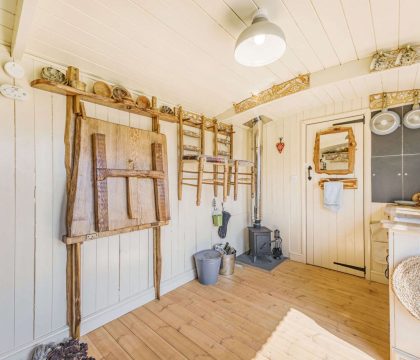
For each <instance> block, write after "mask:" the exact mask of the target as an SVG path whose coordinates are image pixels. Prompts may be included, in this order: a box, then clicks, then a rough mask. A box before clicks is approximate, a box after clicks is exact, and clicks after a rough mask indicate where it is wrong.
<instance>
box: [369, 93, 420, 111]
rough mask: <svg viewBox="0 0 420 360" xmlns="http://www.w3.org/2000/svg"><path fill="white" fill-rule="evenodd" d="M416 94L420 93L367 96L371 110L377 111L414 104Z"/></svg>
mask: <svg viewBox="0 0 420 360" xmlns="http://www.w3.org/2000/svg"><path fill="white" fill-rule="evenodd" d="M416 92H420V89H413V90H404V91H394V92H387V93H379V94H373V95H370V96H369V106H370V108H371V109H372V110H377V109H382V108H388V107H392V106H397V105H403V104H409V103H414V101H415V93H416Z"/></svg>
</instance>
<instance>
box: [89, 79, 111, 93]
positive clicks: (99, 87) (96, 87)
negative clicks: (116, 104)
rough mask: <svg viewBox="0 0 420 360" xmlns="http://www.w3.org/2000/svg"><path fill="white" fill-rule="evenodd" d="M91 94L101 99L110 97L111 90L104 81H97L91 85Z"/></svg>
mask: <svg viewBox="0 0 420 360" xmlns="http://www.w3.org/2000/svg"><path fill="white" fill-rule="evenodd" d="M93 92H94V93H95V94H96V95H100V96H103V97H111V95H112V88H111V86H109V85H108V84H107V83H106V82H104V81H97V82H95V83H94V84H93Z"/></svg>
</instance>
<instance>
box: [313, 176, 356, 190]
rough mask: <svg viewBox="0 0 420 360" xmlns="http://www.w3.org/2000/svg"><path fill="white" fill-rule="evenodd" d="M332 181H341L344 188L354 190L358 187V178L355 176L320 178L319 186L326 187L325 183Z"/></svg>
mask: <svg viewBox="0 0 420 360" xmlns="http://www.w3.org/2000/svg"><path fill="white" fill-rule="evenodd" d="M331 181H341V182H342V183H343V188H344V189H346V190H347V189H349V190H354V189H357V179H355V178H326V179H321V180H319V186H320V188H321V189H324V184H325V183H326V182H331Z"/></svg>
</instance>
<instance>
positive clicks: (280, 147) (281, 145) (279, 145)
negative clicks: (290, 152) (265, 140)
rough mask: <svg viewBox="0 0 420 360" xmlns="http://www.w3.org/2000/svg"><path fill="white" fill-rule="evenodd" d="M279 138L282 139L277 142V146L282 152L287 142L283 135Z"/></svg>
mask: <svg viewBox="0 0 420 360" xmlns="http://www.w3.org/2000/svg"><path fill="white" fill-rule="evenodd" d="M279 139H280V141H279V142H278V143H277V144H276V148H277V151H278V152H279V153H280V154H281V153H282V151H283V149H284V146H285V143H284V142H283V138H282V137H281V138H279Z"/></svg>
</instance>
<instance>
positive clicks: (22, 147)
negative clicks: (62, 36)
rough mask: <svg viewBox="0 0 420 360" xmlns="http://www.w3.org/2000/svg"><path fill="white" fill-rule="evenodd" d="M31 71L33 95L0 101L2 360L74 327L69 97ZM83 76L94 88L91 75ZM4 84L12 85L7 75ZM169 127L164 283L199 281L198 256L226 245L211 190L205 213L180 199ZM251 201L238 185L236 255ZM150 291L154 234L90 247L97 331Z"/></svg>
mask: <svg viewBox="0 0 420 360" xmlns="http://www.w3.org/2000/svg"><path fill="white" fill-rule="evenodd" d="M5 57H6V55H5V54H4V55H2V58H5ZM23 65H24V67H25V70H26V73H27V75H28V76H27V79H24V80H21V81H19V82H18V84H19V85H21V86H23V87H25V88H26V89H28V91H29V93H30V97H29V99H28V100H27V101H25V102H16V104H15V103H14V102H13V101H11V100H8V99H6V98H4V97H0V118H1V121H0V153H1V156H0V174H1V175H0V227H1V229H2V251H1V252H0V309H1V311H0V359H4V358H6V356H7V354H10V351H13V349H15V350H16V351H17V350H19V349H24V348H25V347H28V346H29V347H28V351H29V350H30V344H34V343H35V342H36V341H42V342H47V341H49V340H48V339H49V337H51V338H54V337H55V338H54V339H57V336H58V338H62V337H63V336H65V332H64V333H63V332H62V331H63V329H65V325H66V277H65V271H66V248H65V245H64V244H63V243H62V241H61V239H62V235H63V234H64V233H65V205H66V198H65V186H66V174H65V166H64V152H65V149H64V127H65V114H66V100H65V97H63V96H60V95H52V94H50V93H47V92H43V91H40V90H34V89H32V88H31V87H30V86H29V82H30V80H32V79H33V78H38V77H39V71H40V69H41V68H42V67H43V66H46V65H47V64H45V63H43V62H39V61H35V60H33V58H31V57H28V56H25V57H24V59H23ZM82 79H83V80H84V81H86V82H87V83H88V84H89V85H91V83H92V81H91V80H90V78H88V77H86V76H82ZM0 80H1V81H2V82H10V79H9V78H7V77H6V76H5V75H4V73H3V72H0ZM85 107H86V112H87V114H88V116H95V117H98V118H101V119H103V120H107V121H112V122H116V123H119V124H125V125H130V126H134V127H139V128H143V129H148V130H150V128H151V120H150V119H149V118H145V117H141V116H137V115H131V114H127V113H124V112H120V111H117V110H114V109H108V108H105V107H101V106H97V105H94V104H89V103H86V104H85ZM161 130H162V132H163V133H164V134H165V135H166V136H167V144H168V159H169V164H168V171H169V190H170V201H171V203H170V205H171V218H172V220H171V222H170V224H169V225H168V226H166V227H164V228H163V231H162V235H163V236H162V259H163V274H162V275H163V276H162V280H163V281H166V284H170V283H171V281H172V280H173V279H174V281H176V282H177V283H178V284H180V283H182V282H185V281H188V279H190V278H191V272H190V270H191V269H193V261H192V255H193V254H194V253H195V252H196V251H197V249H204V248H209V247H211V245H212V244H213V243H216V242H219V241H220V240H219V239H218V237H217V235H215V234H217V233H216V231H217V228H215V227H213V225H212V223H211V201H212V199H213V191H212V190H213V189H212V188H211V187H210V186H207V187H205V188H204V191H203V199H202V205H201V207H196V206H195V191H194V190H195V189H186V188H184V197H183V200H182V201H181V202H179V201H178V198H177V125H176V124H170V123H166V122H162V123H161ZM235 131H236V135H235V140H237V141H235V143H236V145H235V149H234V151H235V154H236V155H237V156H238V157H241V158H245V159H246V158H247V156H246V155H248V136H247V130H244V129H242V128H237V129H235ZM209 136H210V135H209ZM242 155H243V156H242ZM248 196H249V193H248V191H247V190H245V189H243V188H240V194H239V200H238V201H237V202H234V201H233V199H231V198H230V199H229V200H228V201H227V203H226V204H225V208H226V209H227V210H228V211H231V212H232V218H231V220H230V223H229V229H228V237H227V238H226V240H227V241H229V242H230V243H231V244H233V245H234V246H235V247H236V248H237V249H238V251H241V250H243V249H244V241H245V240H244V228H245V227H246V226H247V219H248V214H247V211H248V205H249V204H248V198H247V197H248ZM165 286H166V287H168V286H169V287H170V286H171V285H165ZM151 294H153V231H152V230H143V231H139V232H133V233H128V234H122V235H116V236H112V237H109V238H101V239H97V240H91V241H87V242H85V243H84V244H83V246H82V318H83V321H85V320H89V321H93V323H92V324H96V325H95V326H99V325H100V324H101V320H95V318H99V319H100V316H101V314H104V313H106V312H109V314H111V315H108V320H109V319H110V316H112V314H117V313H118V312H119V311H124V310H119V309H128V307H127V306H128V305H127V304H131V303H136V302H137V303H138V302H139V301H140V300H141V301H142V302H145V301H149V300H150V299H151V297H150V296H151ZM138 299H140V300H138ZM142 299H144V300H142ZM125 311H128V310H125ZM111 318H112V317H111ZM92 319H93V320H92ZM95 321H96V322H95ZM89 326H94V325H89ZM37 339H38V340H37ZM14 356H15V357H14V359H21V358H22V357H19V356H20V355H14ZM16 356H17V357H16Z"/></svg>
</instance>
